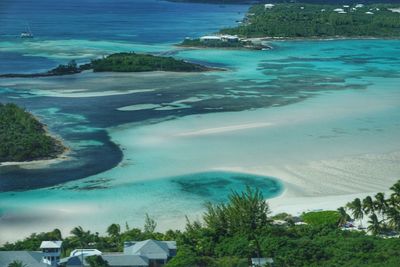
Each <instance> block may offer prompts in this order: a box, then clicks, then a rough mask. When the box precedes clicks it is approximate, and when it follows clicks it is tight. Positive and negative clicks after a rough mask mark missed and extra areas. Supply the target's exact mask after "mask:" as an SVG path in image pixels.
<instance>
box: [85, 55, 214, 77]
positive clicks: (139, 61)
mask: <svg viewBox="0 0 400 267" xmlns="http://www.w3.org/2000/svg"><path fill="white" fill-rule="evenodd" d="M88 68H89V67H88ZM90 68H91V69H93V71H95V72H101V71H114V72H144V71H174V72H199V71H208V70H211V68H207V67H205V66H202V65H199V64H194V63H189V62H186V61H184V60H177V59H174V58H172V57H162V56H154V55H149V54H136V53H133V52H132V53H117V54H112V55H109V56H107V57H105V58H102V59H96V60H92V62H91V63H90Z"/></svg>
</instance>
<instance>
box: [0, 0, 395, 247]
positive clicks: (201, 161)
mask: <svg viewBox="0 0 400 267" xmlns="http://www.w3.org/2000/svg"><path fill="white" fill-rule="evenodd" d="M173 5H174V7H171V8H172V10H174V8H175V9H176V7H175V5H176V4H173ZM201 7H202V10H200V11H201V12H200V11H199V12H200V13H198V14H197V15H196V16H198V17H197V20H200V21H202V20H204V18H205V17H207V14H208V13H207V11H206V10H205V9H207V8H210V6H208V5H206V6H203V5H201ZM185 8H190V7H188V6H185ZM192 8H193V10H196V6H192ZM193 10H192V11H193ZM242 10H245V7H229V6H228V7H226V8H224V9H219V7H218V10H210V12H211V14H210V16H211V18H212V19H210V20H209V21H208V20H207V23H206V24H203V26H202V27H200V26H198V27H199V28H196V31H193V32H192V33H193V34H195V33H198V34H200V33H207V32H211V31H213V30H216V29H218V28H219V27H221V26H224V25H226V24H228V23H229V21H230V22H232V23H233V22H234V19H235V18H237V17H241V16H242V15H240V14H239V13H238V12H243V11H242ZM142 11H143V10H142ZM121 12H122V11H121ZM171 12H172V13H170V14H174V12H173V11H171ZM193 12H195V11H193ZM202 12H203V13H202ZM142 15H143V14H142ZM219 16H224V18H225V19H224V20H223V21H219V20H218V17H219ZM172 17H173V16H172ZM172 17H171V16H170V17H169V19H170V20H167V21H169V24H168V23H166V27H167V26H168V25H169V27H172V28H173V27H177V26H178V24H180V23H181V22H179V21H177V20H175V19H172ZM227 18H229V19H227ZM218 21H219V23H216V22H218ZM41 23H43V22H41ZM144 23H145V22H144ZM196 23H197V22H196ZM197 24H198V23H197ZM9 25H11V24H9ZM191 25H192V24H190V25H181V28H180V29H179V30H177V33H176V35H174V33H173V31H172V33H170V34H171V35H167V36H166V37H165V36H164V35H163V36H161V37H160V36H153V35H151V34H145V31H146V30H148V31H150V32H152V33H153V34H154V32H156V30H157V29H156V28H154V25H153V27H150V26H149V27H148V28H143V31H142V29H139V30H137V31H138V33H135V34H131V35H123V36H121V35H120V34H121V33H119V35H118V37H116V35H113V36H111V35H112V33H113V29H110V28H107V27H106V29H105V30H104V31H102V32H101V33H100V34H99V35H97V36H94V35H93V36H91V37H90V38H83V37H82V35H79V34H77V33H74V31H72V30H71V29H66V30H68V34H69V35H70V36H69V38H68V39H67V40H66V39H63V38H61V36H54V35H52V34H51V31H50V30H51V29H50V30H49V32H47V33H46V32H45V31H43V32H42V33H40V31H38V34H42V35H43V36H42V37H38V38H37V39H35V40H34V41H32V42H21V41H20V40H15V39H13V38H11V37H10V36H2V37H0V44H1V45H0V54H1V55H2V56H3V57H4V58H7V60H9V62H13V63H15V64H16V65H15V66H14V67H16V69H18V66H17V65H18V64H23V63H21V62H25V63H26V62H30V61H35V62H36V63H37V64H34V65H32V68H27V69H26V70H25V71H29V70H41V69H45V68H47V67H48V66H50V65H52V64H56V63H58V62H65V60H69V59H78V60H87V59H88V58H92V57H97V56H102V55H104V54H108V53H112V52H118V51H132V50H134V51H139V52H155V53H163V54H168V55H174V56H175V57H178V58H182V59H186V60H192V61H196V62H205V63H206V64H210V65H217V66H224V67H226V68H228V71H225V72H211V73H206V74H171V73H151V74H149V73H147V74H110V73H106V74H93V73H83V74H81V75H76V76H68V77H67V76H66V77H52V78H46V79H8V80H1V81H0V101H7V102H8V101H12V102H16V103H18V104H20V105H23V106H25V107H27V108H28V109H29V110H30V111H32V112H34V113H35V114H36V115H38V116H40V117H41V118H42V120H43V121H44V122H45V123H46V124H48V126H49V128H50V130H51V131H53V132H54V133H56V134H57V135H60V136H61V137H62V138H64V139H65V142H66V144H67V145H69V146H70V147H71V148H72V154H71V155H70V156H71V159H70V160H67V161H64V162H62V163H58V164H54V165H52V166H50V167H46V168H41V169H31V168H15V167H12V168H11V167H7V168H1V169H0V176H1V178H2V179H1V182H0V186H2V188H1V189H2V191H8V192H2V193H0V212H1V217H0V236H1V237H4V238H14V237H21V236H23V235H27V234H29V233H30V232H32V231H44V230H49V229H51V228H54V227H60V228H62V230H63V231H64V232H66V233H67V232H68V230H69V229H70V228H71V227H72V226H75V225H77V224H80V225H83V226H85V227H90V228H91V229H93V230H95V231H100V232H102V231H104V229H105V226H106V225H108V224H110V223H112V222H118V223H121V224H123V223H124V222H125V221H128V222H129V223H130V224H131V225H134V226H140V225H141V224H142V222H143V218H144V215H145V213H146V212H147V213H149V214H151V215H154V216H155V217H156V218H157V220H158V221H159V224H160V225H161V227H163V228H165V229H166V228H169V227H182V225H183V223H184V215H189V216H191V217H192V218H196V216H199V214H201V212H202V211H203V204H204V202H205V201H214V202H219V201H225V200H226V196H227V194H228V193H229V192H230V190H242V189H243V188H244V186H245V185H246V184H250V185H252V186H258V187H260V188H261V189H262V190H263V193H264V195H265V196H266V197H267V198H271V197H275V196H277V195H279V194H281V193H282V192H283V190H284V189H285V188H284V184H283V183H281V182H280V180H279V178H280V177H279V175H272V173H279V170H282V169H285V168H289V167H287V166H290V165H292V164H300V165H302V164H304V165H306V164H308V163H309V162H310V161H315V160H331V159H337V158H341V157H345V156H354V155H361V154H368V153H372V154H373V153H387V152H391V151H397V150H400V147H399V143H400V142H398V141H399V140H398V136H400V124H399V121H400V105H399V103H400V92H399V86H398V84H400V57H399V51H400V41H399V40H340V41H286V42H273V43H272V45H273V46H274V49H273V50H270V51H247V50H238V51H234V50H215V49H207V50H187V49H183V50H180V49H177V48H176V47H174V46H173V43H174V42H176V40H179V38H181V35H183V34H184V33H186V30H187V29H188V28H190V27H192V26H191ZM199 25H200V24H199ZM13 27H14V26H13ZM13 27H11V26H8V28H7V29H8V30H10V32H11V30H13V31H14V30H15V29H13ZM34 27H36V26H35V25H34ZM53 30H54V29H53ZM121 31H124V30H123V29H122V30H121ZM125 31H128V29H126V28H125ZM35 32H36V31H35ZM53 34H54V32H53ZM110 34H111V35H110ZM88 36H89V35H88ZM138 36H141V37H143V38H144V37H146V38H147V39H146V38H144V39H146V40H145V41H143V42H141V41H140V38H139V37H138ZM152 36H153V37H154V38H151V37H152ZM84 37H87V36H84ZM21 57H22V58H21ZM17 58H18V60H14V59H17ZM25 63H24V64H25ZM124 107H125V108H124ZM126 107H128V108H126ZM129 107H130V108H129ZM132 107H133V108H132ZM377 169H379V166H377ZM276 170H278V171H276ZM275 171H276V172H275ZM337 172H338V173H339V174H342V172H343V171H342V170H340V169H338V170H337ZM254 173H260V174H261V173H262V175H254ZM308 175H310V176H312V177H314V176H315V177H314V178H315V180H316V181H318V175H321V173H319V174H315V173H309V174H308ZM322 175H323V174H322ZM346 175H347V174H346ZM271 176H273V177H276V178H271ZM354 187H356V185H355V186H354ZM18 190H24V191H23V192H19V191H18ZM10 233H14V235H13V234H10ZM0 241H4V240H0Z"/></svg>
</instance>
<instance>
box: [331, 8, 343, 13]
mask: <svg viewBox="0 0 400 267" xmlns="http://www.w3.org/2000/svg"><path fill="white" fill-rule="evenodd" d="M333 11H335V12H338V13H339V12H345V11H344V9H343V8H335V9H334V10H333Z"/></svg>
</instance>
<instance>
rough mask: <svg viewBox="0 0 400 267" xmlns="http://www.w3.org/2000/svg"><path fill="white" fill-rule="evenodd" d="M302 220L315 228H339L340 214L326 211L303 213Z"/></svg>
mask: <svg viewBox="0 0 400 267" xmlns="http://www.w3.org/2000/svg"><path fill="white" fill-rule="evenodd" d="M301 219H302V220H303V221H304V222H305V223H308V224H310V225H315V226H323V225H330V226H337V225H339V221H340V213H339V212H338V211H332V210H326V211H312V212H307V213H303V214H302V215H301Z"/></svg>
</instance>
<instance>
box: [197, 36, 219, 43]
mask: <svg viewBox="0 0 400 267" xmlns="http://www.w3.org/2000/svg"><path fill="white" fill-rule="evenodd" d="M221 40H222V38H221V37H220V36H216V35H206V36H202V37H200V41H201V42H216V41H221Z"/></svg>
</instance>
